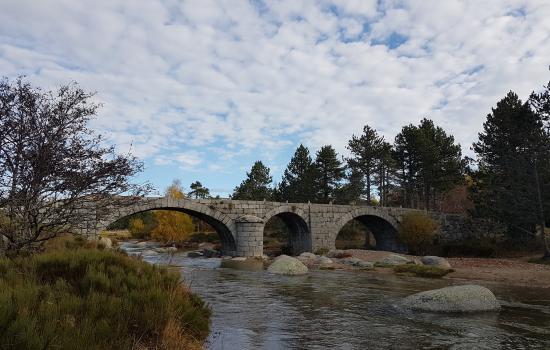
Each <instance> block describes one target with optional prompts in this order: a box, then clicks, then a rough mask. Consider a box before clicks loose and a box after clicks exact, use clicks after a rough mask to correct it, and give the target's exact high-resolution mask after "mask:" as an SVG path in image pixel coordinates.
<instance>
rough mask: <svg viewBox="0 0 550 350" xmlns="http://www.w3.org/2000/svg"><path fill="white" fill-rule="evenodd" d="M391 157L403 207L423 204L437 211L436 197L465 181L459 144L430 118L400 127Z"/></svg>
mask: <svg viewBox="0 0 550 350" xmlns="http://www.w3.org/2000/svg"><path fill="white" fill-rule="evenodd" d="M394 155H395V159H396V161H397V168H398V169H399V171H398V174H399V179H400V182H401V186H402V188H403V189H404V196H403V197H404V204H405V205H406V206H410V207H419V204H420V203H422V204H423V207H424V208H426V209H436V199H437V196H438V195H440V194H442V193H443V192H445V191H448V190H450V189H451V188H453V187H454V186H456V185H458V184H459V183H461V182H462V181H463V179H464V169H465V162H464V160H463V159H462V152H461V148H460V145H459V144H455V141H454V137H453V136H452V135H447V133H446V132H445V131H444V130H443V129H442V128H441V127H439V126H435V125H434V123H433V121H431V120H429V119H426V118H424V119H422V121H421V122H420V124H419V125H418V126H414V125H407V126H405V127H403V129H402V130H401V132H400V133H399V134H398V135H397V136H396V138H395V152H394Z"/></svg>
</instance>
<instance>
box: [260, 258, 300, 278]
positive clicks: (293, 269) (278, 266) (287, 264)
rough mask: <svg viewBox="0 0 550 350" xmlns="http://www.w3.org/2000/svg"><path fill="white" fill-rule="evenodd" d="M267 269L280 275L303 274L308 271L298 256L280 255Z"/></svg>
mask: <svg viewBox="0 0 550 350" xmlns="http://www.w3.org/2000/svg"><path fill="white" fill-rule="evenodd" d="M267 271H268V272H269V273H275V274H279V275H303V274H306V273H307V272H308V268H307V266H306V265H304V264H303V263H302V262H301V261H300V260H298V259H296V258H293V257H291V256H288V255H280V256H278V257H277V258H276V259H275V260H274V261H273V263H272V264H271V265H269V267H268V268H267Z"/></svg>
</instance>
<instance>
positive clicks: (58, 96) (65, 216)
mask: <svg viewBox="0 0 550 350" xmlns="http://www.w3.org/2000/svg"><path fill="white" fill-rule="evenodd" d="M92 96H93V94H91V93H87V92H85V91H84V90H82V89H81V88H80V87H79V86H78V85H77V84H76V83H72V84H68V85H65V86H62V87H60V88H59V89H58V90H57V91H53V92H52V91H43V90H41V89H40V88H36V87H33V86H31V84H30V83H29V82H28V81H26V80H25V79H24V78H18V79H16V80H12V81H10V80H8V79H7V78H4V79H2V80H0V239H1V240H3V241H4V242H5V248H6V249H7V250H8V251H11V252H15V253H18V252H21V251H24V250H31V249H34V248H36V247H37V246H39V245H40V243H41V242H43V241H46V240H48V239H51V238H53V237H55V236H57V235H59V234H61V233H65V232H71V231H76V230H77V229H78V228H80V227H81V226H82V224H83V223H85V222H87V221H89V220H90V219H95V220H101V218H102V216H103V215H106V214H107V212H108V208H111V207H112V206H113V205H126V204H129V203H130V202H132V201H134V200H136V199H137V198H139V197H140V196H142V195H143V194H144V193H146V192H147V191H148V190H149V185H148V184H139V185H138V184H133V183H131V179H132V177H133V176H134V175H135V174H136V173H138V172H140V171H141V170H142V168H143V164H142V163H141V162H140V161H138V160H137V159H136V158H135V157H133V156H132V155H130V154H127V155H120V154H117V153H116V152H115V150H114V147H105V146H103V140H102V138H101V136H100V135H96V134H95V133H94V132H93V131H92V130H91V129H90V128H89V127H88V123H89V121H90V120H91V119H92V118H94V117H95V115H96V112H97V110H98V108H99V105H98V104H96V103H94V102H93V101H92V99H91V97H92ZM90 206H92V207H93V209H94V210H83V207H88V208H90ZM96 209H97V210H96ZM88 216H93V218H92V217H88Z"/></svg>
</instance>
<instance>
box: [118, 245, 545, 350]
mask: <svg viewBox="0 0 550 350" xmlns="http://www.w3.org/2000/svg"><path fill="white" fill-rule="evenodd" d="M122 248H123V249H125V250H126V251H127V252H128V253H129V254H139V255H141V256H142V257H143V259H144V260H145V261H148V262H150V263H153V264H161V265H168V266H170V267H171V268H173V269H178V270H179V271H181V274H182V278H183V280H184V281H185V282H186V283H187V284H188V285H189V286H190V287H191V289H192V290H193V292H195V293H197V294H198V295H200V296H201V297H202V298H203V299H204V300H205V301H206V302H207V303H208V304H209V305H210V306H211V308H212V312H213V313H212V327H211V329H212V332H211V335H210V337H209V339H208V343H207V349H216V350H217V349H229V350H233V349H239V350H240V349H550V291H549V290H544V289H537V288H524V287H522V288H519V287H509V286H503V285H498V284H492V285H487V284H486V286H487V287H489V288H490V289H491V290H492V291H493V292H494V293H495V295H496V296H497V298H498V299H499V301H500V302H501V304H502V306H503V307H502V309H501V311H499V312H492V313H484V314H450V315H449V314H429V313H419V312H411V311H408V310H404V309H402V308H400V307H399V306H398V303H399V300H400V299H401V298H403V297H405V296H407V295H410V294H413V293H416V292H419V291H423V290H428V289H434V288H440V287H443V286H446V285H449V283H450V282H449V281H447V280H444V279H443V280H437V279H434V280H432V279H424V278H416V277H408V276H395V275H380V274H374V273H369V272H368V271H310V273H309V274H307V275H305V276H294V277H288V276H278V275H271V274H268V273H266V272H265V271H240V270H234V269H228V268H220V262H221V260H220V259H215V258H214V259H203V258H187V257H186V256H185V254H184V253H176V254H173V255H170V254H158V253H154V252H152V251H151V250H149V247H142V248H135V247H133V246H132V245H131V244H130V243H124V244H123V245H122Z"/></svg>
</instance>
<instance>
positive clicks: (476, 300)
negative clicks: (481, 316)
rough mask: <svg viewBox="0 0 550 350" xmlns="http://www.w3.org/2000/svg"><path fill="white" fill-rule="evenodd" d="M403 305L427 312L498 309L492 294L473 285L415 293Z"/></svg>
mask: <svg viewBox="0 0 550 350" xmlns="http://www.w3.org/2000/svg"><path fill="white" fill-rule="evenodd" d="M403 304H404V305H405V306H406V307H408V308H410V309H413V310H418V311H428V312H476V311H494V310H498V309H499V308H500V303H499V302H498V300H497V298H496V297H495V295H494V294H493V292H491V291H490V290H489V289H487V288H485V287H482V286H478V285H473V284H470V285H463V286H452V287H445V288H441V289H435V290H429V291H426V292H421V293H417V294H414V295H411V296H409V297H406V298H405V299H404V300H403Z"/></svg>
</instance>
